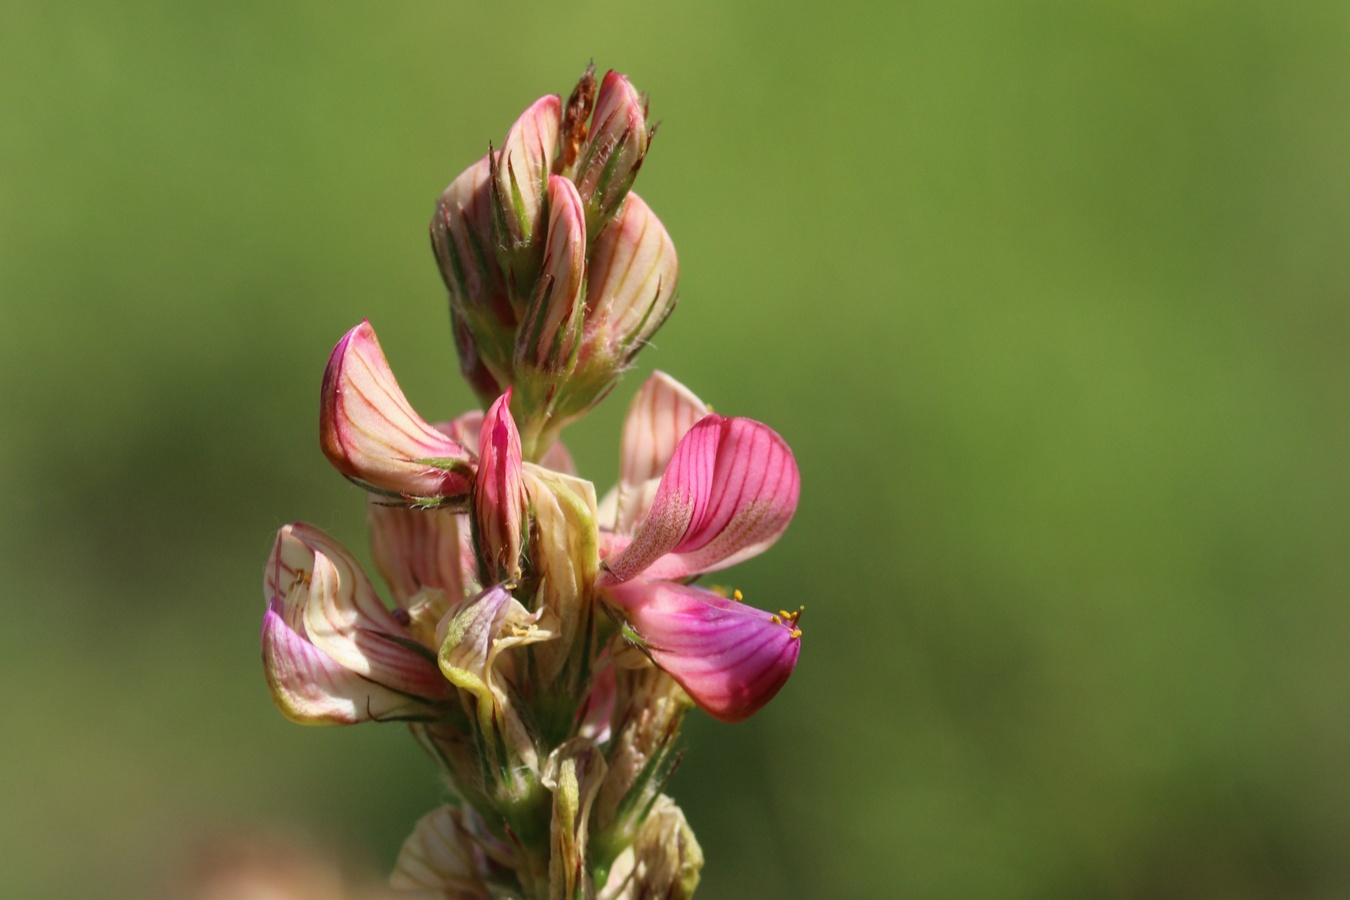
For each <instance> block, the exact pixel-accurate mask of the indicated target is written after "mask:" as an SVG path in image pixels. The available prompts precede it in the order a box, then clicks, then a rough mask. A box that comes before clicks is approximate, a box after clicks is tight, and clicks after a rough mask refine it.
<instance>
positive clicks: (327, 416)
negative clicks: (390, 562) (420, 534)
mask: <svg viewBox="0 0 1350 900" xmlns="http://www.w3.org/2000/svg"><path fill="white" fill-rule="evenodd" d="M319 444H320V446H322V448H323V452H324V455H325V456H327V457H328V461H329V462H331V463H332V464H333V466H334V467H335V468H336V469H337V470H338V471H339V472H341V473H342V474H343V475H346V476H347V477H348V478H350V479H352V480H353V481H355V482H357V483H358V484H360V485H362V486H363V487H367V488H369V489H371V490H375V491H380V492H383V493H387V494H391V495H394V496H399V497H404V498H409V499H412V500H436V501H440V500H455V499H463V498H464V497H466V496H467V495H468V493H469V486H470V483H471V479H472V476H473V465H472V460H471V459H470V458H469V455H468V454H467V453H466V452H465V451H464V448H463V447H461V446H460V445H459V444H458V443H456V442H455V441H453V440H451V439H450V438H449V437H447V436H446V435H445V434H442V433H441V432H439V431H437V430H436V429H435V428H433V427H431V426H430V425H429V424H427V422H426V421H425V420H424V419H422V417H421V416H419V415H417V413H416V412H414V411H413V408H412V406H411V404H409V403H408V399H407V398H406V397H405V396H403V391H402V390H401V389H400V388H399V386H398V382H397V381H395V380H394V373H393V372H392V371H390V369H389V363H388V361H387V360H386V359H385V358H384V352H383V351H382V350H381V349H380V343H379V341H378V340H376V338H375V330H374V329H373V328H371V327H370V322H362V323H361V324H360V325H358V326H356V327H355V328H353V329H352V330H351V331H349V332H347V334H346V335H344V336H343V338H342V340H341V341H339V342H338V344H337V346H336V347H334V348H333V354H332V356H330V357H329V359H328V368H327V370H325V372H324V374H323V389H322V391H321V397H320V406H319Z"/></svg>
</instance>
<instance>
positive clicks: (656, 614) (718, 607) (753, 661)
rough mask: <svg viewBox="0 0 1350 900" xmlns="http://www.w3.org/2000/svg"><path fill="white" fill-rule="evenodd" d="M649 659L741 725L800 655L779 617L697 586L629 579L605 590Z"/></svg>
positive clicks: (708, 707) (794, 635)
mask: <svg viewBox="0 0 1350 900" xmlns="http://www.w3.org/2000/svg"><path fill="white" fill-rule="evenodd" d="M605 594H606V596H607V597H608V598H609V599H610V600H611V601H612V602H613V603H615V604H616V605H617V606H619V607H620V608H621V609H622V610H623V612H624V615H625V616H626V617H627V619H628V621H629V623H630V624H631V626H632V627H633V630H634V631H635V632H636V633H637V635H638V637H639V639H640V641H641V646H642V648H643V649H644V650H645V651H646V652H647V654H648V655H650V656H651V658H652V661H653V662H655V663H656V664H657V665H658V666H660V667H661V668H662V669H664V670H665V671H666V672H667V674H669V675H670V677H672V678H674V679H675V680H676V681H677V682H679V684H680V686H681V687H683V688H684V689H685V690H686V691H687V692H688V693H689V696H690V697H691V698H692V699H693V700H694V702H695V703H697V704H698V705H699V706H700V707H701V708H703V709H704V710H705V711H707V712H708V713H709V714H710V715H712V716H713V717H714V718H717V719H721V720H722V721H723V722H739V721H741V720H742V719H746V718H748V717H749V716H751V715H752V714H754V713H755V712H756V711H757V710H759V708H760V707H762V706H763V705H764V704H765V703H768V702H769V701H770V700H772V699H773V696H774V695H775V694H777V693H778V690H779V688H781V687H782V686H783V685H784V684H785V683H786V682H787V680H788V676H789V675H791V674H792V670H793V668H794V667H795V666H796V665H797V655H798V654H799V653H800V652H801V631H800V630H799V629H798V628H797V627H796V615H795V614H794V615H791V616H789V617H788V618H786V619H785V618H783V617H782V616H781V615H778V616H774V615H770V614H769V613H767V612H764V611H763V610H760V609H755V608H754V607H753V606H747V605H745V604H744V603H740V602H737V601H735V600H729V599H727V598H725V597H720V596H718V595H717V594H714V593H712V592H711V591H706V590H703V589H702V588H696V587H689V586H687V585H682V584H673V583H670V582H664V581H631V582H628V583H626V584H621V585H618V586H616V587H611V588H607V589H606V591H605Z"/></svg>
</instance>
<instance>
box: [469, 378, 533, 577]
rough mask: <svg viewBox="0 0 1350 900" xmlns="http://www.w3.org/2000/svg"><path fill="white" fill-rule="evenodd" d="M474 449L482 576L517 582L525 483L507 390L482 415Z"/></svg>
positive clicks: (475, 504)
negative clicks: (475, 455)
mask: <svg viewBox="0 0 1350 900" xmlns="http://www.w3.org/2000/svg"><path fill="white" fill-rule="evenodd" d="M478 453H479V456H478V477H477V478H475V479H474V486H473V514H474V521H475V523H476V525H477V532H476V538H477V540H476V542H475V543H476V545H477V547H478V552H479V565H480V567H481V569H482V577H483V580H484V581H487V582H498V581H519V580H520V551H521V543H522V538H523V533H524V531H525V527H526V523H525V486H524V484H523V483H522V481H521V457H520V433H519V432H518V431H516V423H515V420H514V419H512V418H511V389H510V388H507V390H506V393H505V394H502V395H501V396H500V397H498V398H497V400H496V402H495V403H493V404H492V406H491V407H490V408H489V409H488V411H487V415H485V416H484V417H483V426H482V430H481V431H480V432H479V438H478Z"/></svg>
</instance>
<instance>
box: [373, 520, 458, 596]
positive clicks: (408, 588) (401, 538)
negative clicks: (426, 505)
mask: <svg viewBox="0 0 1350 900" xmlns="http://www.w3.org/2000/svg"><path fill="white" fill-rule="evenodd" d="M461 516H462V513H457V512H454V511H452V510H448V509H409V508H408V507H406V506H391V505H390V504H388V503H384V502H381V500H380V498H379V497H376V496H374V495H372V496H371V497H370V501H369V504H368V506H367V509H366V519H367V521H368V522H369V524H370V544H371V550H372V552H373V554H374V556H375V566H376V568H378V569H379V570H380V575H382V576H383V577H384V580H385V583H386V584H388V585H389V590H390V591H391V592H392V593H393V595H394V600H395V601H396V602H397V603H398V605H399V607H400V608H402V609H407V608H408V606H409V604H410V603H411V602H412V598H413V596H414V595H415V594H417V593H418V592H419V591H422V590H424V589H427V588H430V589H432V590H437V591H441V592H442V593H444V594H445V596H446V597H447V598H449V600H450V601H451V602H457V601H459V600H462V599H463V598H464V591H465V587H466V584H467V580H466V578H465V572H466V571H468V572H470V573H471V572H472V571H473V569H472V566H473V551H472V550H471V549H470V548H469V547H468V528H461V527H460V518H461ZM466 551H467V556H466ZM466 561H467V563H468V566H469V568H468V569H467V570H466V569H465V563H466Z"/></svg>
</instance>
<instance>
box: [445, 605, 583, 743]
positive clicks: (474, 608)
mask: <svg viewBox="0 0 1350 900" xmlns="http://www.w3.org/2000/svg"><path fill="white" fill-rule="evenodd" d="M545 618H546V617H545V615H544V612H543V611H542V610H541V611H538V612H534V613H531V612H530V611H529V610H527V609H525V607H524V606H523V605H521V603H520V601H518V600H516V599H515V598H514V597H512V596H511V593H510V592H509V591H508V590H507V589H506V588H505V586H503V585H494V586H493V587H490V588H488V589H487V590H485V591H483V592H482V593H480V594H478V595H477V596H475V597H471V598H469V599H468V600H465V601H464V602H463V603H461V604H459V606H457V607H455V608H452V609H451V611H450V613H449V621H448V622H447V623H446V631H445V635H444V637H443V639H442V642H441V649H440V654H439V656H438V662H439V664H440V669H441V673H442V674H443V675H444V676H445V677H446V678H447V679H449V680H450V682H451V683H452V684H454V685H455V686H456V687H458V688H461V689H462V690H465V691H468V692H469V693H471V694H473V695H474V697H475V698H476V700H477V708H478V719H479V725H480V727H481V728H482V730H483V733H484V735H486V736H487V737H488V738H489V740H496V739H497V736H498V735H500V736H501V737H502V738H503V739H504V740H505V741H506V743H507V744H508V745H509V746H510V747H511V749H512V750H513V751H514V752H515V754H516V756H517V757H518V758H519V759H520V760H521V761H522V762H523V763H525V765H527V766H529V767H530V768H531V769H534V768H536V767H537V765H538V758H537V756H536V755H535V752H534V745H533V743H532V741H531V740H530V737H529V734H528V733H527V732H526V730H525V727H524V725H523V724H522V723H521V721H520V718H519V716H517V715H516V714H515V713H514V712H513V711H512V710H511V707H510V704H509V702H508V698H507V693H506V688H505V686H504V684H503V682H504V680H509V675H508V676H505V677H499V674H500V673H498V671H497V669H498V666H499V665H500V662H509V659H507V660H501V661H500V662H499V659H498V657H499V655H500V654H501V653H502V651H504V650H508V649H510V648H511V647H515V646H520V645H523V644H532V643H538V642H540V641H547V640H552V639H553V638H555V637H556V636H557V631H556V630H554V626H555V625H556V621H548V622H544V621H543V620H544V619H545ZM548 618H550V619H551V618H552V617H548Z"/></svg>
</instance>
